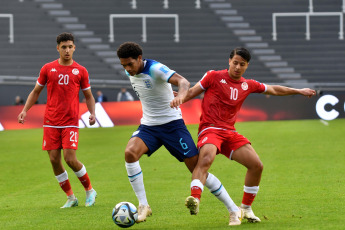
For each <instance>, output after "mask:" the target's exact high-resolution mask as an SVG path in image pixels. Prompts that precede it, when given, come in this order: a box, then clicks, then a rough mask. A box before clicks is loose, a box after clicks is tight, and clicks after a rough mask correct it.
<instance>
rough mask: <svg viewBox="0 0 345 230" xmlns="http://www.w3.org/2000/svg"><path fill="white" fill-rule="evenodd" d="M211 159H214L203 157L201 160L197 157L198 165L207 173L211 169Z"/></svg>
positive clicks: (207, 156)
mask: <svg viewBox="0 0 345 230" xmlns="http://www.w3.org/2000/svg"><path fill="white" fill-rule="evenodd" d="M213 159H214V158H213V157H212V156H209V155H206V156H203V157H201V158H200V157H199V160H198V164H199V165H200V166H201V167H202V168H204V169H205V170H206V171H207V170H208V169H209V168H210V167H211V165H212V162H213Z"/></svg>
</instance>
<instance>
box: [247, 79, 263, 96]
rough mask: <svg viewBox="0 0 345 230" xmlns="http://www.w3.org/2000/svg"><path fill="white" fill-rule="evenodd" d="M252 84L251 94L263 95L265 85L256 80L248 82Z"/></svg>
mask: <svg viewBox="0 0 345 230" xmlns="http://www.w3.org/2000/svg"><path fill="white" fill-rule="evenodd" d="M249 81H250V83H251V84H252V87H251V88H252V93H264V92H266V90H267V85H266V84H263V83H261V82H258V81H256V80H249Z"/></svg>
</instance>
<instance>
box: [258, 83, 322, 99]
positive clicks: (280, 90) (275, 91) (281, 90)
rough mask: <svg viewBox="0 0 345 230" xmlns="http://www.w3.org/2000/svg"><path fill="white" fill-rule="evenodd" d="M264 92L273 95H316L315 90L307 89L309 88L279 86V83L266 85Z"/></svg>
mask: <svg viewBox="0 0 345 230" xmlns="http://www.w3.org/2000/svg"><path fill="white" fill-rule="evenodd" d="M264 94H268V95H274V96H286V95H295V94H301V95H303V96H307V97H312V96H314V95H316V92H315V90H313V89H309V88H303V89H295V88H289V87H286V86H281V85H267V90H266V92H264Z"/></svg>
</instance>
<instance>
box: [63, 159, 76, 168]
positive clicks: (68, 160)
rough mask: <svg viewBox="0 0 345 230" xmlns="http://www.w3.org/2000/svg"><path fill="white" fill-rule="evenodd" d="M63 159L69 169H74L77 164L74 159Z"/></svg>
mask: <svg viewBox="0 0 345 230" xmlns="http://www.w3.org/2000/svg"><path fill="white" fill-rule="evenodd" d="M64 158H65V162H66V164H67V165H68V166H69V167H71V168H74V167H75V165H76V164H77V159H75V158H74V157H70V156H65V157H64Z"/></svg>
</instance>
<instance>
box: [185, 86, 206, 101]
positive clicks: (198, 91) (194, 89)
mask: <svg viewBox="0 0 345 230" xmlns="http://www.w3.org/2000/svg"><path fill="white" fill-rule="evenodd" d="M203 92H204V90H203V88H201V85H200V83H199V82H198V83H196V84H195V85H194V86H193V87H192V88H190V89H189V90H188V94H187V96H186V97H185V98H184V100H183V102H187V101H189V100H191V99H193V98H194V97H196V96H198V95H200V94H202V93H203Z"/></svg>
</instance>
